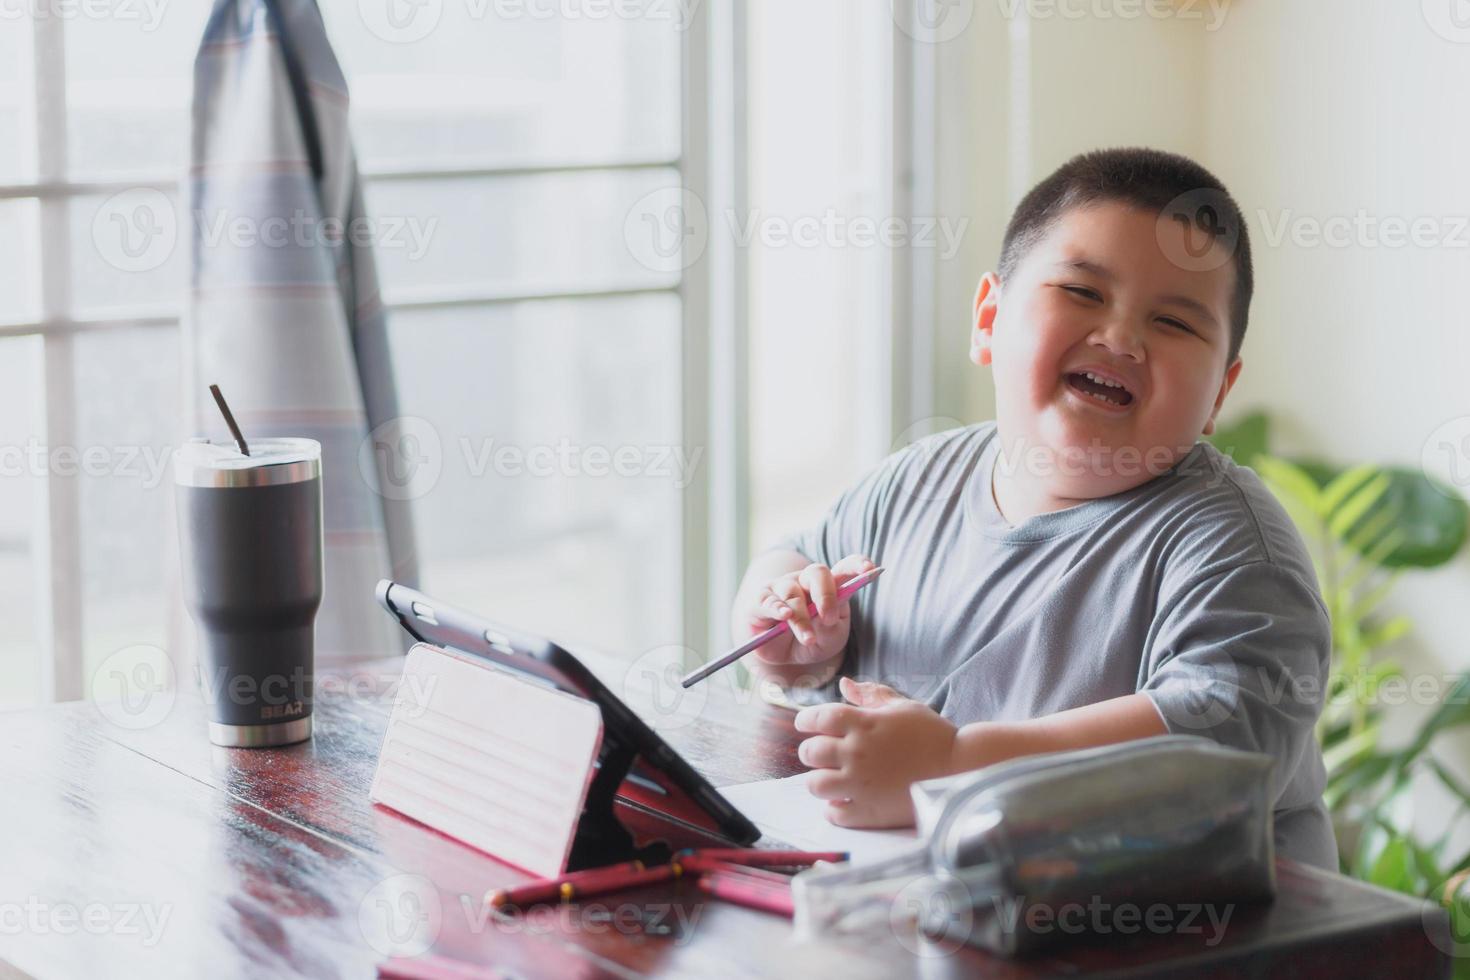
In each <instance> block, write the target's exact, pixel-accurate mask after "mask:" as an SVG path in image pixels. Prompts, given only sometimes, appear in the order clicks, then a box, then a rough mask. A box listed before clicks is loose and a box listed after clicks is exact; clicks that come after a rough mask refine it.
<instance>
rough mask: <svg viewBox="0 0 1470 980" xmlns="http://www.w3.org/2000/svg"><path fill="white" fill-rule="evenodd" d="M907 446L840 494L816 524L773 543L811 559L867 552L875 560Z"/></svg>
mask: <svg viewBox="0 0 1470 980" xmlns="http://www.w3.org/2000/svg"><path fill="white" fill-rule="evenodd" d="M906 455H907V450H903V451H900V452H898V453H895V454H894V455H892V456H890V457H888V458H887V459H886V460H884V461H883V462H882V463H880V464H878V465H877V466H876V467H874V468H873V469H872V470H871V471H869V473H868V474H867V476H865V477H863V479H862V480H860V481H859V482H858V483H857V484H856V485H854V486H852V487H851V488H849V489H848V490H847V492H845V493H844V494H842V496H841V497H839V498H837V502H836V503H835V504H833V505H832V507H831V509H829V510H828V511H827V513H826V514H824V515H823V516H822V518H821V520H819V521H818V522H817V523H816V524H815V525H813V526H811V527H808V528H806V529H804V530H802V531H798V532H797V533H795V534H790V535H787V536H786V537H785V538H782V539H781V540H780V541H777V542H776V543H775V544H773V545H772V546H771V548H772V550H774V549H776V548H784V549H789V550H792V551H799V552H801V553H802V554H803V555H806V557H807V558H809V559H810V560H812V561H816V562H821V563H822V564H823V565H833V564H835V563H836V562H838V561H840V560H841V559H843V558H845V557H847V556H848V555H866V556H867V557H868V558H871V559H872V560H873V561H875V562H881V558H880V556H878V555H875V554H874V553H873V552H874V551H875V550H876V549H877V543H878V541H879V535H880V529H881V524H882V521H883V519H884V517H883V515H884V514H885V513H887V510H888V500H889V497H890V495H891V494H892V492H893V485H894V480H895V473H896V472H897V471H898V469H899V467H900V465H901V463H902V461H903V458H904V457H905V456H906Z"/></svg>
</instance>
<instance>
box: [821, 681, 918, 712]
mask: <svg viewBox="0 0 1470 980" xmlns="http://www.w3.org/2000/svg"><path fill="white" fill-rule="evenodd" d="M837 686H838V688H839V689H840V690H841V691H842V696H843V697H845V698H847V700H849V701H851V702H852V703H853V704H857V705H862V706H863V707H865V708H878V707H882V706H883V705H885V704H892V703H893V702H895V701H907V700H909V699H908V698H906V697H904V696H903V695H902V694H900V693H898V692H897V691H895V690H894V689H893V688H891V687H889V686H888V685H887V684H879V683H877V682H875V681H855V680H853V679H852V678H851V677H844V678H842V679H841V680H839V681H838V682H837Z"/></svg>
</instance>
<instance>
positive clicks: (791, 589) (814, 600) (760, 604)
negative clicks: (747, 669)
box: [746, 555, 874, 664]
mask: <svg viewBox="0 0 1470 980" xmlns="http://www.w3.org/2000/svg"><path fill="white" fill-rule="evenodd" d="M873 567H874V565H873V562H872V561H870V560H869V559H868V558H866V557H865V556H863V555H848V556H847V557H846V558H844V559H842V560H841V561H839V562H837V564H835V565H833V566H832V567H831V568H828V567H827V566H826V565H823V564H821V563H819V562H813V563H812V564H810V565H808V566H806V567H805V568H803V569H801V570H800V571H796V572H788V573H787V574H785V575H781V576H778V577H777V578H775V579H772V580H771V581H770V582H768V583H767V584H766V585H765V587H764V588H762V589H760V590H759V591H758V592H757V593H756V596H755V606H754V607H753V608H751V609H750V610H748V612H747V614H746V623H747V625H748V627H749V629H750V634H751V635H752V636H754V635H755V634H757V633H763V632H765V631H766V630H768V629H770V628H771V627H772V626H775V625H776V624H777V623H780V622H789V623H790V624H791V632H790V633H786V634H784V635H782V636H778V637H776V638H775V639H774V640H772V641H771V642H769V643H767V644H765V645H764V646H760V647H757V648H756V649H755V651H754V655H755V656H757V657H759V658H760V659H761V660H764V661H765V662H766V663H769V664H814V663H820V662H821V661H824V660H830V659H832V658H833V657H835V656H837V655H838V654H840V653H841V652H842V650H843V648H844V647H845V646H847V635H848V631H849V629H850V628H851V625H852V610H851V608H850V607H849V605H848V602H849V600H847V599H844V600H842V601H840V602H839V601H838V599H837V590H838V589H840V588H841V587H842V586H843V585H844V584H846V582H847V581H848V580H849V579H851V578H855V577H857V576H858V575H861V574H862V573H863V572H866V571H867V570H868V569H870V568H873ZM808 604H811V605H815V606H816V607H817V612H816V615H815V616H812V615H810V614H808V612H807V606H808Z"/></svg>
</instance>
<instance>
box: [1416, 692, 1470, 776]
mask: <svg viewBox="0 0 1470 980" xmlns="http://www.w3.org/2000/svg"><path fill="white" fill-rule="evenodd" d="M1465 724H1470V674H1461V675H1460V677H1459V679H1457V680H1456V681H1455V686H1454V687H1452V688H1450V691H1449V693H1448V694H1446V695H1445V697H1444V700H1443V701H1441V702H1440V704H1439V707H1438V708H1436V709H1435V710H1434V714H1432V715H1430V716H1429V717H1428V718H1427V719H1425V721H1424V724H1422V725H1420V726H1419V731H1418V732H1417V733H1415V735H1414V739H1413V741H1412V742H1410V743H1409V745H1408V746H1407V747H1406V748H1404V749H1403V750H1402V751H1401V752H1400V753H1399V767H1400V768H1404V767H1406V766H1407V765H1408V764H1409V763H1410V762H1412V761H1414V759H1416V758H1417V757H1418V756H1419V755H1421V754H1422V753H1423V752H1424V750H1425V749H1427V748H1428V747H1429V743H1430V742H1432V741H1434V738H1435V736H1437V735H1438V734H1439V733H1441V732H1443V731H1446V730H1448V729H1451V728H1458V727H1460V726H1461V725H1465Z"/></svg>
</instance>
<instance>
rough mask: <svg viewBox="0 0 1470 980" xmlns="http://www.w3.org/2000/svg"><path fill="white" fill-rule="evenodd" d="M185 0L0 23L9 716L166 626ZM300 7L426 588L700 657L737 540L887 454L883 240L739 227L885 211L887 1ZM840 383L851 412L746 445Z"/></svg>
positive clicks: (0, 466) (631, 644) (78, 682)
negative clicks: (351, 166) (341, 107)
mask: <svg viewBox="0 0 1470 980" xmlns="http://www.w3.org/2000/svg"><path fill="white" fill-rule="evenodd" d="M209 6H210V5H209V4H208V3H198V4H188V5H178V4H175V5H167V6H165V7H161V8H159V9H158V11H157V14H156V17H155V15H154V13H153V12H152V10H151V8H150V7H149V5H105V4H104V5H86V4H82V5H75V4H60V5H54V9H53V7H51V6H44V5H43V8H42V9H43V10H45V11H47V13H46V15H45V16H36V15H34V14H32V13H30V12H29V7H26V8H25V9H24V10H20V11H17V10H11V11H0V615H4V617H5V619H4V621H5V622H6V623H7V630H6V632H5V633H4V635H3V638H0V707H5V706H15V705H23V704H28V703H33V702H35V701H38V700H47V699H52V698H71V697H81V696H85V695H86V694H87V688H88V679H89V678H90V677H91V676H92V675H93V672H94V671H95V670H96V668H97V666H98V665H99V664H101V663H102V661H103V660H104V659H105V658H107V657H108V656H109V655H110V654H112V653H113V652H115V651H117V650H120V649H123V648H130V647H136V646H137V645H139V644H151V645H155V646H160V647H166V646H167V644H168V643H169V642H170V631H169V613H170V611H171V603H170V591H171V589H172V588H173V586H174V580H173V577H172V566H173V563H174V562H175V561H176V557H175V556H174V554H173V553H172V550H173V537H172V532H171V528H172V524H173V514H172V511H171V500H172V494H171V487H170V485H169V483H170V479H171V475H170V473H169V470H168V461H169V457H168V454H169V451H170V449H171V446H172V444H173V442H174V440H176V439H177V438H178V437H179V436H180V434H181V433H180V432H179V431H178V430H177V428H176V426H177V422H176V420H177V418H178V416H179V411H178V410H179V407H180V406H181V405H182V404H183V398H182V393H181V392H180V390H179V381H180V371H179V362H180V339H181V338H180V334H179V326H178V323H179V313H180V304H181V301H182V297H183V287H184V284H185V282H186V276H187V268H186V265H187V253H188V249H187V243H188V240H189V235H190V233H191V232H192V227H191V222H190V219H189V218H188V217H187V216H186V215H184V213H183V212H184V209H185V207H186V205H185V204H184V203H183V202H182V201H180V199H179V196H178V190H179V181H178V177H179V174H180V173H181V172H182V171H183V169H184V167H185V164H186V161H187V136H188V113H189V105H190V90H191V76H192V60H193V57H194V52H195V49H196V46H197V43H198V38H199V36H200V34H201V32H202V29H203V25H204V21H205V18H206V15H207V13H208V8H209ZM322 7H323V10H324V16H325V17H326V22H327V29H328V33H329V36H330V37H331V39H332V42H333V45H334V47H335V50H336V53H337V57H338V59H339V61H340V62H341V64H342V66H343V69H344V72H345V73H346V75H347V81H348V85H349V88H350V91H351V95H352V99H353V105H352V119H353V128H354V134H355V140H356V146H357V151H358V159H359V164H360V166H361V168H362V170H363V173H364V177H365V188H366V198H367V207H368V211H369V213H370V214H371V215H373V216H374V217H375V218H377V219H380V226H381V224H382V223H383V222H387V221H391V222H395V223H396V224H397V227H399V228H400V229H401V230H400V232H399V233H398V235H397V238H396V239H395V240H393V241H392V242H391V243H390V242H388V241H384V242H381V243H380V244H379V245H378V246H377V248H376V250H375V254H376V259H377V262H378V265H379V269H380V273H381V278H382V282H383V288H384V298H385V301H386V302H387V304H388V306H389V310H390V318H389V322H390V330H391V338H390V339H391V345H392V354H393V358H394V362H395V368H396V374H397V380H398V386H399V398H400V407H401V411H402V413H403V414H404V415H406V416H409V417H411V418H413V419H414V420H415V425H420V429H419V430H417V431H421V432H426V433H428V434H429V436H430V438H431V440H432V442H433V451H434V452H435V453H436V454H437V460H438V462H439V464H440V465H439V467H438V470H437V477H436V479H435V480H434V481H432V485H431V486H428V487H427V488H424V487H422V486H421V485H419V486H418V489H417V490H416V496H415V497H414V499H413V500H412V504H411V506H412V509H413V517H414V522H415V531H416V535H417V546H418V552H419V553H418V555H417V556H416V557H417V559H418V562H419V567H420V573H421V582H420V584H421V585H422V586H423V587H424V588H425V589H426V590H428V591H431V592H433V593H436V594H439V595H442V596H443V597H445V598H446V599H448V600H450V601H454V602H457V603H459V604H463V605H466V606H469V607H471V608H474V609H476V610H479V611H482V612H484V613H485V614H486V615H489V616H491V617H494V618H498V619H502V620H504V621H506V622H509V623H513V624H515V625H518V626H521V627H523V628H526V629H531V630H538V631H543V632H547V633H550V634H551V635H553V636H556V637H558V638H561V639H564V640H566V641H568V642H571V643H573V644H579V645H586V646H591V647H596V648H600V649H603V650H607V651H610V652H614V653H619V654H623V655H627V656H630V657H631V656H637V655H639V654H640V653H642V652H643V651H646V650H650V649H653V648H656V647H666V646H669V645H674V644H682V645H686V646H689V647H693V648H694V649H695V650H696V655H697V656H703V655H705V654H707V653H708V652H709V649H710V647H711V644H713V645H716V646H718V645H721V644H722V643H723V638H724V636H725V635H726V630H725V623H724V607H725V605H726V604H727V603H728V600H729V596H730V592H731V590H732V589H733V587H734V584H735V581H734V578H735V576H736V574H738V572H739V570H740V568H741V567H742V566H743V560H744V558H745V557H746V555H747V554H748V553H749V551H750V550H751V549H752V547H755V548H758V547H761V546H763V545H764V544H766V543H768V541H769V539H770V538H771V537H773V536H774V535H775V534H777V533H779V532H781V531H784V530H787V529H789V528H791V527H793V526H796V525H799V524H801V523H805V522H806V521H807V520H809V519H810V518H811V516H812V515H813V514H815V513H817V512H819V511H820V508H821V507H822V506H824V505H825V503H826V502H827V501H829V500H830V498H831V496H832V495H833V494H834V493H835V492H836V490H837V489H839V488H840V487H841V486H842V485H843V484H845V483H846V482H848V481H849V480H850V479H851V478H852V477H853V476H855V475H856V474H857V473H859V472H860V471H861V470H862V469H863V468H864V467H865V466H866V465H869V464H870V463H872V462H873V461H875V460H876V459H877V458H878V457H879V456H880V455H881V454H882V452H883V451H884V450H886V448H887V447H888V438H889V435H888V430H889V426H888V420H889V418H890V413H889V408H888V406H889V405H890V404H891V402H892V400H893V399H894V398H896V397H899V396H901V394H902V392H897V391H895V389H894V387H893V384H892V382H891V379H889V378H888V372H889V360H890V358H889V357H888V354H890V353H891V352H892V351H893V350H895V349H896V345H897V344H898V341H896V340H895V338H894V337H893V335H892V330H891V328H890V327H889V321H890V319H891V317H890V316H889V315H888V314H889V311H890V309H891V308H892V307H893V305H894V296H895V295H896V294H895V293H894V289H893V266H894V264H895V263H896V262H901V261H902V256H901V254H900V252H897V251H895V250H894V249H891V248H871V247H869V248H863V247H853V246H852V243H848V242H839V243H837V244H836V245H835V246H833V245H832V244H831V243H823V244H822V245H821V246H820V247H818V248H815V249H803V248H799V247H798V248H784V247H774V248H773V247H768V246H766V245H763V244H761V240H760V239H759V238H758V239H757V240H756V241H755V242H754V243H753V244H751V245H749V246H745V245H741V244H739V243H738V242H736V241H734V239H736V238H738V237H739V235H740V234H741V233H742V230H743V229H744V228H745V227H746V226H747V223H748V222H749V221H750V220H751V219H755V220H757V221H765V220H767V219H774V220H775V221H777V222H786V223H788V224H789V223H790V222H792V221H794V220H796V219H799V218H801V217H803V216H806V215H813V214H815V215H818V216H820V215H821V214H823V213H824V212H825V211H827V210H829V209H835V210H836V211H837V212H839V213H840V214H843V215H848V216H860V217H868V216H873V217H881V216H882V215H885V214H890V215H891V214H893V213H894V212H893V210H892V209H893V208H894V207H895V204H894V201H895V198H894V196H893V195H892V188H893V187H894V186H895V181H894V179H893V176H892V175H893V168H894V166H895V161H894V158H893V156H892V155H891V154H890V152H889V150H890V143H891V140H892V135H891V134H892V133H893V132H895V131H896V130H895V129H894V125H893V124H894V120H893V119H890V118H889V114H888V113H885V112H877V113H874V112H873V111H872V109H873V106H874V104H875V103H876V104H878V105H883V104H885V103H887V102H889V101H890V100H893V99H894V87H893V84H892V81H893V80H892V78H891V77H890V76H891V72H890V70H889V68H888V67H884V66H888V65H889V64H890V59H889V57H888V52H889V49H890V48H891V47H892V46H893V45H894V44H895V43H896V41H897V40H900V39H898V38H897V35H895V32H894V30H893V23H892V20H891V17H890V14H889V11H888V6H887V4H885V3H881V2H877V0H873V2H865V3H863V4H850V3H846V2H842V0H822V2H820V3H814V4H812V5H810V7H809V8H804V9H803V10H802V11H800V12H793V11H785V10H783V9H781V8H778V7H777V5H776V4H775V3H773V2H770V0H752V2H751V3H749V4H744V3H740V4H733V5H698V4H696V5H687V4H667V3H661V2H660V3H654V2H650V3H647V4H642V5H633V6H632V7H631V8H630V7H629V6H627V5H617V4H614V5H611V6H607V5H586V6H578V5H557V6H555V7H552V6H550V5H536V4H525V5H496V4H461V3H450V2H446V3H443V4H419V5H412V6H405V7H403V8H402V9H401V10H400V11H399V12H400V13H403V12H407V13H408V14H410V15H411V16H410V17H409V20H408V21H404V20H402V19H398V20H376V19H375V15H374V14H373V11H374V10H376V7H375V6H374V5H372V4H322ZM686 10H688V11H692V12H694V13H695V17H696V22H695V23H692V24H685V23H682V22H680V18H681V17H683V16H685V11H686ZM629 11H631V13H632V15H630V13H629ZM548 12H550V13H551V14H552V15H551V16H547V13H548ZM425 18H427V19H425ZM747 27H748V28H749V30H750V33H749V35H748V36H749V39H750V43H749V45H748V47H747V44H746V39H747V33H746V31H747ZM813 38H817V39H818V40H813ZM874 65H878V66H880V70H879V71H878V72H876V73H875V72H874V71H872V67H873V66H874ZM891 104H894V105H897V104H898V103H897V102H892V103H891ZM747 111H748V112H749V117H748V118H747ZM900 115H901V112H900ZM747 137H748V139H749V143H750V147H749V155H747V143H746V141H747ZM792 147H798V148H799V150H800V152H793V151H792ZM747 163H748V165H749V185H750V194H749V195H748V196H747V194H746V193H745V191H746V164H747ZM696 225H697V226H698V227H697V228H696V227H695V226H696ZM747 273H748V274H749V275H748V278H747ZM748 321H749V322H748ZM797 337H800V338H801V341H800V343H799V344H798V343H796V342H795V338H797ZM839 339H840V340H843V341H844V342H845V346H844V350H845V352H846V353H845V354H844V358H845V359H843V360H841V361H840V362H834V363H831V364H828V365H825V367H824V368H822V369H820V370H819V372H818V373H817V374H815V375H814V377H815V378H816V379H817V381H816V383H814V384H810V385H806V386H803V385H800V384H796V383H795V379H796V378H797V376H798V374H797V373H796V372H798V370H799V369H800V368H801V366H802V365H803V364H804V363H805V362H808V361H816V360H817V359H818V357H819V354H820V350H821V348H822V346H823V345H825V344H829V343H832V342H835V341H837V340H839ZM788 355H789V356H788ZM752 359H755V360H756V361H758V362H759V363H760V364H761V365H762V367H761V370H758V371H753V370H750V369H749V368H750V364H751V363H752ZM767 368H769V369H770V370H767ZM837 377H844V378H850V379H851V378H855V379H857V381H856V382H855V383H856V384H857V385H859V386H860V387H863V388H867V387H869V382H870V381H871V382H872V390H873V391H874V395H873V398H874V401H873V402H872V403H871V405H870V406H869V407H868V408H866V409H864V410H863V411H862V412H861V413H859V414H858V415H847V414H844V413H839V414H838V416H837V417H834V418H832V419H831V420H830V425H829V426H827V427H825V428H824V429H823V430H822V431H821V432H820V433H813V434H811V435H810V437H809V438H808V439H807V442H806V445H805V448H802V446H800V445H798V444H797V443H796V442H793V441H791V440H789V439H787V440H784V441H782V440H779V439H777V438H774V436H775V435H776V434H778V433H779V432H780V431H781V424H780V418H782V417H784V416H786V415H790V414H792V413H793V412H794V413H797V414H803V415H805V414H808V413H811V414H813V415H814V417H815V413H818V412H820V411H821V410H822V409H823V408H824V407H827V406H831V405H833V404H837V403H838V402H837V400H838V399H839V397H840V396H844V389H843V386H842V385H839V384H837V383H836V382H835V380H834V379H836V378H837ZM850 403H851V399H850V398H849V397H842V400H841V402H840V404H842V405H848V404H850ZM778 405H780V406H784V408H782V411H781V412H780V413H777V412H774V411H773V409H774V408H775V407H777V406H778Z"/></svg>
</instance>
